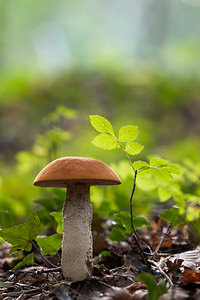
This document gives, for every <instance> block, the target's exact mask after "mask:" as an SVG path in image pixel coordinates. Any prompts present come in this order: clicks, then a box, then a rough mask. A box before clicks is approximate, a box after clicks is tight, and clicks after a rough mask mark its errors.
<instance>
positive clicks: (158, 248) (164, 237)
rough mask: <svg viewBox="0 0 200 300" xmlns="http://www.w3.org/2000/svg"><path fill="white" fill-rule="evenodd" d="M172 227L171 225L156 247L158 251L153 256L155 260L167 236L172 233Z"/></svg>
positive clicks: (170, 224)
mask: <svg viewBox="0 0 200 300" xmlns="http://www.w3.org/2000/svg"><path fill="white" fill-rule="evenodd" d="M171 227H172V223H169V225H168V227H167V230H166V232H165V233H164V234H163V236H162V238H161V240H160V242H159V244H158V245H157V247H156V250H155V251H154V253H153V256H152V259H153V260H154V259H155V257H156V255H157V254H158V251H159V250H160V247H161V245H162V243H163V242H164V240H165V239H166V237H167V235H168V234H169V233H170V231H171Z"/></svg>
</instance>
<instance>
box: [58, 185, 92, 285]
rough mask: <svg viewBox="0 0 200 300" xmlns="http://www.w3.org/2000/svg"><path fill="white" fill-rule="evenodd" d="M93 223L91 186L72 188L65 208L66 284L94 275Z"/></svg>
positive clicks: (63, 263)
mask: <svg viewBox="0 0 200 300" xmlns="http://www.w3.org/2000/svg"><path fill="white" fill-rule="evenodd" d="M91 222H92V205H91V202H90V186H89V185H87V184H85V183H79V184H74V185H70V186H69V187H67V197H66V201H65V204H64V207H63V243H62V261H61V267H62V272H63V275H64V277H65V278H66V279H67V280H70V281H81V280H84V279H85V278H87V277H89V276H90V275H91V273H92V250H93V249H92V233H91Z"/></svg>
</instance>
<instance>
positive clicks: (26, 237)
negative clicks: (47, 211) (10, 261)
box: [0, 213, 43, 254]
mask: <svg viewBox="0 0 200 300" xmlns="http://www.w3.org/2000/svg"><path fill="white" fill-rule="evenodd" d="M42 231H43V226H42V224H41V223H40V219H39V218H38V216H37V214H36V213H33V214H32V215H31V216H30V217H29V219H28V220H27V221H26V222H25V223H24V224H22V225H17V226H13V227H10V228H5V229H2V230H1V231H0V236H1V237H2V238H3V239H4V240H5V241H7V242H8V243H10V244H11V245H12V248H11V250H10V252H9V253H10V254H12V253H13V252H15V251H18V250H26V251H31V249H32V244H31V241H32V240H34V239H35V238H36V237H37V236H38V235H39V234H41V233H42Z"/></svg>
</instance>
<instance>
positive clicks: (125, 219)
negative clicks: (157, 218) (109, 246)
mask: <svg viewBox="0 0 200 300" xmlns="http://www.w3.org/2000/svg"><path fill="white" fill-rule="evenodd" d="M112 218H113V220H114V222H115V226H116V227H113V228H112V230H111V234H110V236H109V239H111V240H112V241H120V239H122V240H127V238H126V235H127V234H131V232H132V227H131V215H130V213H127V212H125V211H120V212H116V213H114V215H113V217H112ZM133 225H134V228H135V229H137V228H140V227H142V226H143V225H145V226H151V223H150V222H148V221H147V220H146V219H145V218H144V217H140V216H135V217H134V218H133Z"/></svg>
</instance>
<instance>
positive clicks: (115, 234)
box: [109, 227, 127, 242]
mask: <svg viewBox="0 0 200 300" xmlns="http://www.w3.org/2000/svg"><path fill="white" fill-rule="evenodd" d="M109 239H110V240H111V241H118V242H120V241H127V238H126V237H125V234H124V233H123V232H122V230H120V229H119V228H117V227H113V228H112V230H111V233H110V236H109Z"/></svg>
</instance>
